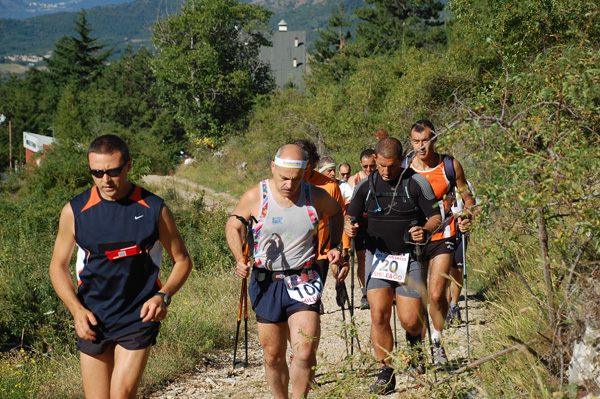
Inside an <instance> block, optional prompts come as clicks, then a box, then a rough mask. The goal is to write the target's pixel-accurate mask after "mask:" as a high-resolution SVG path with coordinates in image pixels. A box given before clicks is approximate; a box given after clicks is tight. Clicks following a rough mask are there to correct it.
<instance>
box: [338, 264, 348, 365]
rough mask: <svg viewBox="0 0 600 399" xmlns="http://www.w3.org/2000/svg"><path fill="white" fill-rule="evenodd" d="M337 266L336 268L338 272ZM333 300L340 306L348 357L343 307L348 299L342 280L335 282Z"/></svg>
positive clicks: (344, 310) (346, 330)
mask: <svg viewBox="0 0 600 399" xmlns="http://www.w3.org/2000/svg"><path fill="white" fill-rule="evenodd" d="M339 270H340V269H339V268H338V273H339ZM335 294H336V295H335V301H336V302H337V304H338V306H339V307H340V308H342V322H343V324H344V342H346V358H348V357H349V356H350V354H349V353H350V352H349V348H348V329H347V326H346V309H345V303H346V301H347V300H348V298H347V296H348V292H347V291H346V284H344V282H343V281H342V282H339V283H338V282H336V283H335Z"/></svg>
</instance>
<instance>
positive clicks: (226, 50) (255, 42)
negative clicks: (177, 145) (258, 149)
mask: <svg viewBox="0 0 600 399" xmlns="http://www.w3.org/2000/svg"><path fill="white" fill-rule="evenodd" d="M271 14H272V13H271V12H270V11H268V10H266V9H265V8H263V7H260V6H257V5H252V4H243V3H240V2H238V1H235V0H190V1H188V2H186V3H185V5H184V6H183V8H182V9H181V14H180V15H172V16H170V17H169V18H167V19H166V20H164V21H161V22H158V23H157V24H156V26H155V29H154V34H153V37H152V39H153V42H154V44H155V46H156V48H157V49H158V54H157V56H156V62H155V68H156V74H157V77H158V80H159V83H161V84H163V85H164V86H165V88H166V91H167V93H168V94H167V101H168V104H170V106H171V108H172V109H173V111H174V114H175V115H176V118H177V120H178V121H179V122H180V123H182V125H183V126H184V128H185V130H186V132H187V134H188V135H189V137H190V138H191V139H201V138H203V137H211V138H217V139H219V138H222V137H223V136H224V135H225V134H226V133H227V132H228V131H230V130H231V129H232V128H233V127H234V126H235V125H236V123H237V122H239V121H240V120H241V119H242V118H243V117H244V116H245V115H247V114H248V112H249V111H250V109H251V107H252V105H253V103H254V101H255V99H256V96H257V95H259V94H265V93H268V92H270V91H271V90H272V89H273V87H274V83H273V78H272V76H271V74H270V70H269V66H268V65H267V64H265V63H263V62H261V61H260V60H259V50H260V47H261V46H268V45H270V42H269V41H268V39H267V36H266V35H267V23H268V21H269V17H270V16H271Z"/></svg>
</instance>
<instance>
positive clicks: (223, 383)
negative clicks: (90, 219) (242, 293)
mask: <svg viewBox="0 0 600 399" xmlns="http://www.w3.org/2000/svg"><path fill="white" fill-rule="evenodd" d="M356 285H357V287H356V289H355V304H356V306H358V303H359V302H360V291H359V290H358V284H356ZM348 288H350V287H348ZM325 290H326V291H325V298H324V306H325V314H324V315H322V316H321V323H322V335H321V344H320V346H319V351H318V363H319V365H318V370H317V376H316V384H317V387H316V388H315V390H314V393H312V394H311V396H312V397H344V396H346V397H351V398H369V397H371V395H370V394H369V393H368V386H369V384H372V383H373V382H374V380H375V375H376V366H375V363H374V362H373V361H372V359H371V356H372V353H373V351H372V347H371V343H370V340H369V327H370V323H369V320H370V313H369V311H368V310H359V309H356V310H355V324H356V326H357V330H358V341H359V343H358V342H356V341H355V349H354V354H355V361H354V362H353V363H354V364H353V365H352V370H350V363H351V362H349V361H348V360H346V340H345V339H344V334H343V327H342V326H343V325H344V323H343V321H342V318H343V316H342V311H341V309H340V307H339V306H338V305H337V304H336V301H335V288H334V279H328V281H327V284H326V288H325ZM468 305H469V318H470V323H469V334H470V350H471V356H473V351H474V346H476V345H477V341H478V339H477V337H478V335H479V334H480V333H481V331H482V329H483V328H485V324H486V322H485V313H484V311H483V307H482V303H481V302H480V301H478V300H476V299H474V298H470V299H469V303H468ZM461 307H464V301H463V302H462V303H461ZM462 311H463V318H464V308H463V309H462ZM345 317H346V320H347V323H349V314H348V310H346V311H345ZM249 322H250V323H251V324H254V323H255V322H254V315H253V314H251V316H250V318H249ZM346 325H347V324H346ZM397 329H398V348H404V347H405V346H406V344H405V340H404V333H403V330H402V329H401V327H400V326H399V325H398V327H397ZM466 330H467V329H466V324H462V325H459V326H456V327H452V328H449V329H447V330H446V331H445V332H444V340H445V346H446V349H447V352H448V357H449V358H450V361H451V363H452V368H454V369H456V368H458V367H460V366H461V365H463V364H464V363H466V358H467V345H466ZM242 331H243V328H242ZM241 342H243V341H241V340H240V343H241ZM359 345H360V349H359V348H358V346H359ZM361 355H362V356H363V359H366V361H365V362H364V363H363V362H361V361H360V360H359V358H360V356H361ZM237 359H238V360H239V359H242V360H243V359H244V351H243V345H240V347H239V349H238V355H237ZM232 362H233V353H232V351H227V352H221V353H218V354H216V355H213V356H208V357H206V358H205V361H204V362H203V363H202V364H199V365H197V366H196V370H195V372H194V373H192V374H189V375H184V376H181V377H180V378H179V379H178V380H177V381H175V382H173V383H172V384H170V385H168V386H166V387H164V388H162V389H160V390H159V391H156V392H154V393H152V394H151V395H149V396H147V398H148V399H171V398H238V399H251V398H268V397H270V394H269V389H268V386H267V384H266V380H265V375H264V367H263V361H262V352H261V349H260V346H259V344H258V339H257V337H256V334H255V333H250V336H249V344H248V363H249V364H248V366H247V367H245V368H236V369H234V368H233V367H232ZM448 375H449V372H446V371H443V372H438V373H437V375H436V376H435V377H437V378H438V380H440V379H442V378H444V377H446V376H448ZM431 383H434V376H433V372H430V373H429V374H428V375H426V376H422V377H419V378H418V379H416V378H413V377H411V376H408V375H405V374H400V375H399V376H398V378H397V387H396V391H397V393H396V394H395V395H397V396H402V397H405V396H404V395H403V393H404V394H408V393H411V396H409V397H426V396H427V392H428V388H427V384H431ZM391 397H394V396H391Z"/></svg>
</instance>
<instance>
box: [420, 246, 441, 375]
mask: <svg viewBox="0 0 600 399" xmlns="http://www.w3.org/2000/svg"><path fill="white" fill-rule="evenodd" d="M415 253H416V254H417V263H418V264H419V267H420V268H421V280H422V283H423V285H424V286H425V301H424V302H423V306H424V307H425V324H426V325H427V336H428V337H429V351H430V352H431V358H432V359H433V340H432V339H431V326H430V324H429V310H428V305H429V291H428V290H427V271H426V269H425V262H424V261H423V248H422V247H421V245H420V244H419V243H415ZM433 378H434V380H435V382H437V371H436V370H435V368H434V369H433Z"/></svg>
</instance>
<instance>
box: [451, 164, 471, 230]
mask: <svg viewBox="0 0 600 399" xmlns="http://www.w3.org/2000/svg"><path fill="white" fill-rule="evenodd" d="M453 162H454V172H455V173H456V188H457V193H459V194H460V196H461V197H462V200H463V203H464V207H463V215H464V216H462V215H461V216H460V217H459V219H458V227H459V228H460V231H462V232H463V233H464V232H467V231H469V228H470V227H471V215H472V212H471V209H470V208H471V207H472V206H473V205H475V200H474V199H473V196H472V195H471V192H470V191H469V185H468V184H467V179H466V177H465V172H464V170H463V168H462V165H461V164H460V162H458V161H457V160H456V159H454V161H453Z"/></svg>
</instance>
